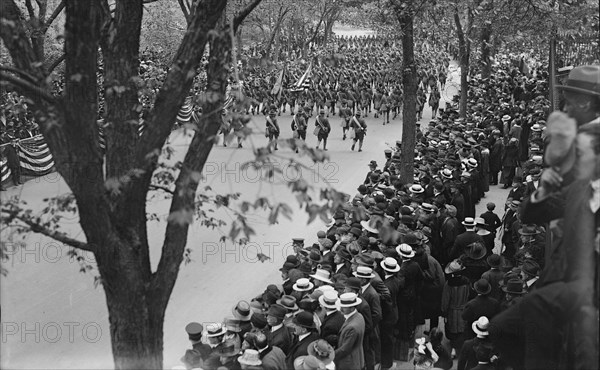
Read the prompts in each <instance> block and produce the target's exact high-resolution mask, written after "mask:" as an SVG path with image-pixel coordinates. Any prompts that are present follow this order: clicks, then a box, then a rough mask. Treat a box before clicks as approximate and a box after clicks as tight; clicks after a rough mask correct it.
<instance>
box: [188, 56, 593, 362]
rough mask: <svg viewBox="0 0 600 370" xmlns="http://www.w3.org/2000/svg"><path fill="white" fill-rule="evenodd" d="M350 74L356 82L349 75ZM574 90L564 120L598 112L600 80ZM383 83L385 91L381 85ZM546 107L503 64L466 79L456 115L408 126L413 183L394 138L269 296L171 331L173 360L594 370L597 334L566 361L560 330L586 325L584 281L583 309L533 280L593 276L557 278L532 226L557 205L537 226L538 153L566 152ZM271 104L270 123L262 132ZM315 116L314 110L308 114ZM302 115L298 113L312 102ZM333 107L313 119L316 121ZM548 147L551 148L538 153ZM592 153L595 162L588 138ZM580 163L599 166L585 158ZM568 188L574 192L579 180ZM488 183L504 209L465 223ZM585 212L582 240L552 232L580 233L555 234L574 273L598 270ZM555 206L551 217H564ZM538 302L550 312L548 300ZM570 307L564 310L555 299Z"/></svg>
mask: <svg viewBox="0 0 600 370" xmlns="http://www.w3.org/2000/svg"><path fill="white" fill-rule="evenodd" d="M353 53H356V51H353ZM357 60H358V61H359V62H358V63H360V60H361V58H360V57H358V58H357ZM370 62H371V61H369V60H367V62H366V63H367V64H368V63H370ZM349 68H350V69H351V70H352V69H356V70H360V71H362V70H363V69H362V68H361V67H360V65H357V64H350V65H349ZM575 70H577V71H578V69H577V68H576V69H575ZM594 73H595V74H594ZM367 78H368V77H367ZM586 78H588V79H591V81H592V82H593V81H594V80H595V81H596V82H595V84H596V85H590V84H588V83H586V84H583V86H584V87H583V89H580V90H581V91H579V90H575V91H576V92H578V93H582V91H583V93H582V94H584V95H574V96H575V97H570V98H569V96H567V103H566V108H565V109H566V111H567V112H570V115H571V116H572V117H575V116H577V115H576V114H575V113H573V108H572V107H574V106H576V105H575V104H576V103H574V101H577V99H579V100H581V101H583V102H586V101H587V100H585V99H587V98H588V97H590V98H589V99H591V100H590V101H591V103H590V104H587V105H585V104H584V108H581V107H580V108H581V109H588V111H586V112H587V115H580V116H577V117H579V118H578V119H577V124H578V125H582V124H584V123H586V122H588V121H591V120H593V119H594V118H596V117H598V115H599V113H600V104H599V103H598V96H600V90H599V89H600V87H599V85H600V84H599V83H598V81H599V80H600V70H599V69H598V68H596V69H595V72H594V70H593V71H592V75H591V77H589V76H588V77H586ZM584 79H585V78H584ZM358 80H359V79H357V80H356V81H357V82H358ZM392 80H393V78H392ZM573 80H574V81H575V80H576V78H575V77H573ZM428 81H429V80H425V79H424V80H422V81H421V83H420V89H421V90H422V91H423V92H428V93H429V95H430V96H431V95H432V94H433V91H435V88H436V87H437V88H438V89H439V87H440V86H439V83H440V82H441V81H440V80H438V81H436V82H435V86H433V87H434V89H431V87H432V86H431V85H429V83H428ZM380 82H381V81H380V80H377V81H376V82H375V85H378V84H379V83H380ZM357 85H358V86H360V83H357ZM428 85H429V86H428ZM384 86H392V88H393V86H394V83H393V82H392V83H391V84H389V85H385V82H384ZM590 86H592V87H590ZM586 89H587V90H586ZM594 89H595V90H594ZM565 90H568V89H567V88H565ZM586 91H587V93H586ZM590 91H591V92H590ZM585 94H587V95H585ZM349 95H350V94H348V95H346V97H347V96H349ZM547 96H548V83H547V75H546V73H545V72H543V68H539V69H537V70H533V71H531V72H528V73H527V74H523V73H522V70H520V69H519V68H517V67H516V66H514V65H513V63H512V62H511V60H509V59H508V58H506V59H502V58H499V59H498V60H497V64H496V66H495V69H494V72H493V73H492V75H491V76H490V77H488V78H481V76H476V77H474V78H472V79H471V81H470V90H469V92H468V98H469V104H468V107H469V109H468V114H467V118H466V119H463V118H459V114H458V112H457V111H456V109H455V108H454V107H453V106H452V105H451V104H447V106H446V107H444V108H441V109H439V116H437V117H436V118H434V119H433V120H431V121H430V122H429V123H428V125H427V127H426V128H425V127H423V128H422V130H417V137H416V139H417V147H416V149H415V174H414V178H413V179H403V178H400V177H399V166H400V161H401V153H402V145H401V142H400V141H397V142H396V147H395V148H393V149H387V150H385V153H384V158H383V160H384V164H383V165H382V166H380V165H379V164H378V163H377V160H372V161H371V162H370V164H369V171H368V172H367V174H366V178H365V180H364V183H363V184H359V186H358V188H357V194H356V195H355V196H354V197H353V198H351V200H350V202H348V204H347V205H346V206H344V207H342V208H341V209H339V210H338V211H337V212H336V213H335V214H334V216H333V220H332V221H331V223H330V224H329V225H327V229H325V230H321V231H319V232H318V233H317V235H315V236H313V237H310V236H306V238H307V239H309V240H311V239H312V240H314V239H316V240H317V241H316V242H315V243H312V244H311V245H305V242H304V238H295V239H293V243H294V252H295V253H294V254H293V255H290V256H288V257H287V260H286V261H285V263H284V264H283V266H282V267H281V268H280V271H281V277H282V280H283V281H282V283H281V284H278V283H274V284H271V285H268V286H267V287H266V289H265V291H264V292H263V293H262V294H260V295H259V296H258V297H255V298H253V299H251V300H249V302H248V301H239V302H238V303H237V304H236V305H235V307H233V309H232V312H231V313H232V316H230V317H228V318H226V319H225V320H224V322H223V323H213V324H208V325H207V326H206V327H203V326H202V325H200V324H198V323H190V324H189V325H188V326H187V327H186V331H187V332H188V335H189V338H190V340H191V342H192V347H193V349H190V350H188V351H187V352H186V354H185V356H184V357H183V358H182V361H183V362H184V364H185V365H186V367H187V368H194V367H201V368H203V369H215V368H219V367H223V368H228V369H234V368H239V367H241V368H247V369H250V368H252V369H334V368H338V369H374V368H376V367H379V368H381V369H389V368H391V367H392V366H393V361H394V359H405V360H406V356H405V354H403V348H404V349H406V348H405V347H407V346H408V347H414V350H413V351H412V353H413V356H414V357H413V361H414V364H415V366H416V367H417V368H427V369H428V368H434V367H435V368H441V369H450V368H451V367H452V366H453V359H457V362H458V369H461V370H462V369H478V370H480V369H550V368H571V364H572V363H566V361H567V362H568V361H573V363H578V364H579V366H578V367H579V368H586V367H585V366H589V365H590V364H592V363H594V362H593V359H594V355H593V353H595V354H596V362H595V364H596V367H597V364H598V363H597V354H598V352H597V351H598V346H597V339H596V341H594V340H593V339H594V338H596V337H597V331H596V337H594V336H592V337H589V336H585V335H584V336H583V338H584V339H581V338H579V340H575V341H574V343H580V344H582V343H583V344H582V348H585V349H586V350H590V349H591V350H590V351H589V352H590V353H588V354H586V356H583V357H578V359H577V360H574V358H573V354H575V353H580V354H581V350H579V351H578V350H574V349H573V348H565V347H566V343H573V341H572V340H568V339H572V336H573V334H572V333H571V334H569V333H567V332H566V331H565V330H566V329H567V328H569V326H568V324H569V323H570V321H569V319H568V317H569V316H568V315H569V314H570V313H571V314H572V312H573V310H574V307H579V306H577V305H578V304H579V303H582V304H583V307H585V308H586V309H590V307H591V311H589V312H592V314H590V315H591V316H589V315H588V316H586V317H588V319H589V317H595V318H596V320H595V321H594V320H593V319H592V321H589V320H588V321H585V320H584V321H583V322H584V323H587V324H588V325H589V324H590V323H591V324H593V325H592V329H590V328H589V327H588V328H586V329H585V330H593V327H594V325H595V327H596V328H597V299H596V298H594V299H592V300H591V301H590V297H597V282H596V285H595V286H594V288H593V289H595V290H594V291H593V292H591V291H589V292H588V293H587V295H588V296H590V297H588V299H583V298H581V296H582V294H579V293H580V292H582V291H583V289H584V288H582V287H579V286H578V285H575V286H577V287H578V288H574V287H573V285H572V284H575V283H574V282H572V281H569V283H568V284H571V285H568V288H565V287H564V286H563V285H561V286H560V289H556V286H554V285H552V284H553V283H555V281H556V280H552V279H548V278H547V277H544V275H545V274H546V275H547V274H550V275H551V274H552V273H556V271H558V270H557V268H558V267H556V266H555V265H556V263H557V262H556V261H557V259H556V258H558V261H559V262H562V265H561V267H560V268H562V270H561V271H562V272H563V274H562V275H559V276H558V280H560V279H563V278H564V279H563V280H560V281H561V284H563V283H565V281H568V278H566V277H565V276H571V275H578V276H579V277H581V276H586V278H585V279H584V280H585V281H586V282H588V280H590V278H589V275H590V273H591V276H592V278H591V279H594V276H597V274H596V275H594V270H593V269H597V265H594V267H592V268H591V269H590V268H589V267H590V266H589V265H587V267H588V270H587V275H586V274H584V273H575V274H573V273H572V272H571V273H570V272H569V271H571V270H572V269H573V266H570V269H571V270H569V268H568V267H567V270H565V265H566V264H568V263H571V264H572V263H573V259H571V258H570V257H569V256H568V255H567V256H566V257H565V253H567V252H565V250H564V248H565V247H564V244H561V243H560V238H559V239H557V238H556V236H555V235H554V234H553V237H552V238H550V237H548V236H549V235H550V234H551V233H553V231H552V232H551V230H550V229H549V225H548V223H547V221H549V220H551V219H553V218H558V217H557V216H556V214H558V213H557V212H558V211H557V207H554V208H552V209H551V210H552V212H549V213H547V214H542V215H541V218H540V213H539V207H541V205H542V204H545V202H546V198H547V197H548V195H547V192H548V181H549V180H548V178H547V177H546V178H544V177H543V176H542V177H541V175H542V167H543V164H544V155H548V153H550V154H552V153H554V154H556V153H559V152H560V150H562V151H563V157H564V152H569V151H568V149H569V148H568V146H567V145H566V144H567V143H568V140H567V138H565V135H562V133H563V132H564V131H565V130H557V129H556V128H555V127H556V126H552V127H554V129H553V130H547V129H546V117H547V116H548V113H549V101H548V100H547V98H546V97H547ZM582 96H583V97H582ZM346 99H347V98H346ZM569 99H570V100H569ZM593 99H596V100H593ZM340 100H342V102H344V98H340ZM288 101H291V100H288ZM320 101H321V100H319V102H320ZM322 102H323V103H325V102H329V100H328V99H323V101H322ZM354 102H355V103H356V102H361V100H360V99H356V100H354ZM269 103H270V102H268V103H267V104H269ZM375 103H376V102H375V100H374V99H372V100H367V102H366V104H358V105H356V104H353V105H351V104H348V107H350V106H353V107H354V109H355V112H354V113H355V117H356V116H359V117H360V113H361V110H362V113H364V114H365V115H366V114H369V113H370V111H371V109H373V111H374V112H376V114H381V112H382V110H381V105H379V107H377V106H375ZM282 104H283V103H282ZM283 106H285V105H284V104H283ZM279 107H281V105H280V106H277V105H275V110H273V111H272V112H270V113H271V114H270V117H271V119H272V120H273V119H275V116H276V114H277V109H278V108H279ZM317 107H318V109H321V108H320V107H319V104H318V103H317ZM585 107H587V108H585ZM305 108H307V109H305V111H306V112H307V114H309V115H310V112H311V111H312V108H313V105H310V104H309V105H308V107H305ZM292 109H294V104H292ZM333 111H334V109H333V107H331V109H330V110H329V111H326V110H325V109H323V110H321V111H320V113H321V114H320V116H321V117H322V116H323V115H324V114H326V113H327V112H328V113H331V114H333ZM299 112H302V110H299ZM553 114H556V113H553ZM384 117H385V116H384ZM550 117H553V116H550ZM565 117H566V116H565ZM563 118H564V117H563ZM386 119H387V118H385V119H384V123H386V121H385V120H386ZM596 121H598V119H597V118H596ZM561 122H562V121H561ZM565 122H567V121H565ZM569 122H570V121H569ZM592 123H593V122H592ZM588 126H590V125H584V126H583V127H588ZM549 127H550V126H549ZM563 127H564V123H563ZM598 127H600V124H598V122H596V123H595V125H594V124H592V125H591V128H589V127H588V128H587V130H584V131H585V132H588V133H589V135H596V138H597V137H598V136H599V133H600V130H598ZM547 131H550V132H549V133H547ZM557 132H558V134H557ZM344 134H345V131H344ZM561 135H562V136H561ZM573 136H574V135H573ZM557 137H558V138H557ZM550 138H552V141H550ZM549 141H550V142H551V145H555V146H558V147H559V148H558V149H557V148H551V150H546V146H547V145H548V144H547V143H548V142H549ZM571 143H572V142H571ZM593 143H596V144H592V145H596V146H595V147H594V148H595V149H594V152H595V153H596V154H597V153H598V148H597V146H598V145H597V143H598V140H597V139H596V141H593ZM561 145H562V146H561ZM565 147H566V148H567V150H565V149H564V148H565ZM582 150H583V149H582ZM571 153H573V150H571ZM577 155H578V156H579V155H580V154H577ZM559 157H560V156H558V155H557V158H559ZM583 157H585V156H582V158H583ZM561 158H562V157H561ZM594 158H596V157H594ZM588 160H589V158H588ZM546 162H547V161H546ZM557 163H558V164H559V165H560V164H561V163H564V161H563V162H560V161H558V162H557ZM577 163H579V162H577ZM590 163H592V165H591V166H590ZM587 165H588V166H587V167H588V168H592V169H593V168H595V167H596V168H597V167H598V163H597V161H596V162H593V161H592V162H589V161H588V163H587ZM594 165H595V167H594ZM571 166H573V161H571ZM592 172H593V171H592ZM544 173H548V170H547V169H546V170H544ZM594 174H595V172H594ZM579 175H581V171H579ZM544 176H549V175H544ZM565 176H568V174H567V175H565ZM592 176H596V177H597V176H598V175H597V174H595V175H592ZM592 178H594V177H592ZM556 179H558V177H555V180H554V181H558V180H556ZM560 179H561V181H562V177H561V178H560ZM581 181H584V185H585V184H589V178H587V177H586V178H585V180H581ZM585 181H587V182H585ZM596 182H597V180H596ZM576 183H578V182H576ZM494 185H496V186H497V185H501V186H502V187H504V188H506V189H508V188H510V191H509V192H508V196H507V199H506V202H505V203H504V204H501V205H498V208H497V205H496V204H494V203H487V204H486V208H487V211H486V212H484V213H482V214H480V215H477V214H476V212H475V205H476V204H477V203H478V202H480V201H482V199H483V198H484V196H485V193H486V192H487V191H488V190H489V188H490V186H494ZM554 190H556V189H554ZM541 194H545V195H544V196H543V197H542V195H541ZM594 194H595V193H594ZM567 199H568V198H567ZM584 199H585V198H584ZM579 203H581V202H579ZM579 203H577V204H579ZM592 203H593V202H591V203H590V204H592ZM596 203H598V204H596ZM596 203H593V204H592V213H591V216H590V217H591V220H592V221H593V219H594V217H593V214H594V212H595V213H596V228H595V227H594V226H592V225H588V224H586V225H587V226H589V228H583V229H582V228H581V227H573V228H571V229H569V228H567V229H565V233H573V232H574V230H577V231H581V233H582V234H583V235H580V234H577V235H572V234H569V235H564V237H567V236H569V237H577V238H579V239H578V240H582V241H583V246H584V247H587V248H586V250H589V251H592V255H589V253H588V254H584V253H575V255H577V256H582V255H585V256H587V259H584V258H580V259H578V261H579V262H581V260H585V261H587V262H588V263H591V264H594V263H597V262H595V261H597V251H596V254H593V248H591V247H590V246H591V245H592V243H593V240H594V237H595V235H597V233H594V232H593V231H594V230H597V224H598V221H597V220H598V217H597V212H598V208H599V207H598V206H600V202H596ZM561 204H562V206H563V207H564V205H565V203H564V202H563V203H561ZM567 204H568V203H567ZM583 204H588V203H586V202H584V203H583ZM569 207H571V206H570V205H567V210H566V211H565V212H571V216H573V218H577V217H576V216H575V215H574V214H572V213H573V210H572V207H571V208H569ZM587 207H588V209H587V211H586V212H588V213H589V206H587ZM532 209H533V211H532ZM586 212H584V213H583V214H584V215H585V216H587V213H586ZM588 218H589V217H588ZM570 222H571V223H573V221H570ZM566 223H569V221H566ZM590 230H591V231H592V232H591V233H590ZM585 238H588V239H589V240H587V239H586V240H584V239H585ZM597 242H598V241H597V238H596V243H597ZM557 243H558V247H555V246H556V245H557ZM561 248H562V249H561ZM570 248H573V247H570ZM547 251H550V252H551V253H547ZM557 251H559V252H560V253H559V252H557ZM571 252H573V250H571ZM557 254H560V256H558V257H556V255H557ZM561 258H562V260H561ZM548 261H550V262H548ZM590 261H591V262H590ZM549 270H550V272H548V271H549ZM565 271H567V273H566V275H565V274H564V272H565ZM540 277H541V280H540ZM586 279H587V280H586ZM540 284H543V286H540V287H538V285H540ZM582 286H583V287H587V288H589V287H590V286H589V284H584V285H582ZM587 288H585V289H587ZM549 292H554V293H553V294H555V295H556V296H555V297H554V296H553V297H554V298H556V299H559V300H560V303H557V302H553V301H552V299H553V297H550V296H549ZM578 294H579V295H578ZM570 298H571V299H573V302H571V303H567V302H568V299H570ZM590 302H595V303H593V304H592V303H590ZM561 304H562V305H561ZM567 307H570V308H568V309H567ZM594 307H595V308H594ZM586 312H588V311H586ZM594 313H595V314H596V316H594ZM528 314H531V316H528ZM440 317H442V318H443V325H440V323H439V318H440ZM426 320H427V321H426ZM562 320H564V321H562ZM580 321H581V320H580ZM580 321H577V323H579V324H580V325H581V324H582V322H580ZM427 323H428V325H426V324H427ZM530 323H534V324H535V325H530ZM424 325H425V326H424ZM579 328H580V329H581V330H582V334H587V333H588V332H586V331H585V330H584V329H582V327H579ZM419 329H427V330H425V331H423V332H424V333H425V336H424V337H419V338H415V333H416V332H422V331H419ZM571 329H572V327H571ZM569 335H571V336H569ZM444 337H445V338H446V339H447V340H445V339H444ZM590 338H591V340H588V339H590ZM594 343H595V347H594ZM403 345H405V346H403ZM590 358H591V360H590ZM590 361H591V362H590ZM581 364H584V365H581Z"/></svg>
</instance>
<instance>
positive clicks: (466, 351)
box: [456, 338, 492, 370]
mask: <svg viewBox="0 0 600 370" xmlns="http://www.w3.org/2000/svg"><path fill="white" fill-rule="evenodd" d="M482 345H483V346H489V347H492V343H491V342H490V340H489V339H488V338H485V339H484V338H473V339H469V340H466V341H465V342H464V343H463V346H462V349H461V350H460V354H459V356H458V364H457V367H456V369H457V370H467V369H472V368H473V367H475V366H477V357H475V352H476V351H477V348H478V347H479V346H482Z"/></svg>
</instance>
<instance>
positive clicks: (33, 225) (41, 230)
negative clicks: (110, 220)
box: [2, 209, 96, 253]
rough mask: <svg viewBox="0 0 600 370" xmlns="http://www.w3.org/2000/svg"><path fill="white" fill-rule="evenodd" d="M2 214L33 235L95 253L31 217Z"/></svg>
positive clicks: (13, 212) (14, 212)
mask: <svg viewBox="0 0 600 370" xmlns="http://www.w3.org/2000/svg"><path fill="white" fill-rule="evenodd" d="M2 213H4V214H6V215H7V216H8V218H11V219H14V220H19V221H21V222H22V223H24V224H25V225H27V226H28V227H29V229H30V230H31V231H33V232H35V233H38V234H42V235H45V236H47V237H50V238H52V239H54V240H56V241H59V242H61V243H64V244H66V245H69V246H71V247H73V248H77V249H81V250H84V251H88V252H92V253H94V252H95V251H96V248H95V247H94V246H93V245H90V244H87V243H84V242H82V241H80V240H77V239H73V238H71V237H69V236H67V235H66V234H65V233H61V232H60V231H56V230H51V229H49V228H48V227H45V226H42V225H40V224H39V223H37V222H35V221H33V220H32V219H31V217H25V216H23V215H20V214H19V213H18V212H17V211H16V210H7V209H3V210H2Z"/></svg>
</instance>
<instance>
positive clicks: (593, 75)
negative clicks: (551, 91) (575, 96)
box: [556, 65, 600, 96]
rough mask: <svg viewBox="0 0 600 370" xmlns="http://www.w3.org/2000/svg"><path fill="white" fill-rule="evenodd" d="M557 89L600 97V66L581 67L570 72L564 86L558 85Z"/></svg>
mask: <svg viewBox="0 0 600 370" xmlns="http://www.w3.org/2000/svg"><path fill="white" fill-rule="evenodd" d="M556 88H557V89H562V90H565V91H572V92H575V93H580V94H586V95H593V96H600V66H596V65H594V66H580V67H575V68H573V69H572V70H571V72H569V77H568V78H567V81H566V83H565V84H564V85H557V86H556Z"/></svg>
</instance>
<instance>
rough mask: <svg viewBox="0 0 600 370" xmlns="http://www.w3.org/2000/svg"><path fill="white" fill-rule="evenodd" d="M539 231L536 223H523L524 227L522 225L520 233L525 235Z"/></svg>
mask: <svg viewBox="0 0 600 370" xmlns="http://www.w3.org/2000/svg"><path fill="white" fill-rule="evenodd" d="M539 233H540V232H539V231H538V229H537V228H536V227H535V226H534V225H523V227H521V228H520V229H519V234H521V235H524V236H527V235H537V234H539Z"/></svg>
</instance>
